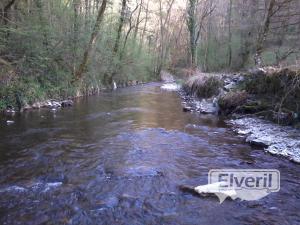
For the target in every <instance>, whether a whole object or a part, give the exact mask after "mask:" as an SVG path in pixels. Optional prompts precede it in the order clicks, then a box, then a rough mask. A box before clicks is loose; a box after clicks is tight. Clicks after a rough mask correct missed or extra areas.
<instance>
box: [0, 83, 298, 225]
mask: <svg viewBox="0 0 300 225" xmlns="http://www.w3.org/2000/svg"><path fill="white" fill-rule="evenodd" d="M6 119H7V118H6ZM13 119H14V121H15V123H14V124H12V125H10V126H7V125H6V124H5V121H4V118H2V120H1V127H0V138H1V139H0V151H1V155H0V223H1V224H128V225H134V224H228V225H234V224H251V225H252V224H280V225H284V224H300V214H299V212H300V192H299V191H300V186H299V185H300V166H299V165H297V164H293V163H291V162H289V161H288V160H286V159H283V158H280V157H274V156H271V155H269V154H267V153H265V152H263V150H261V149H256V148H251V147H250V146H249V145H247V144H245V143H244V141H243V139H242V138H241V137H237V136H236V135H235V134H234V133H233V132H232V131H231V130H230V128H229V127H227V126H226V125H225V123H224V121H222V119H220V118H218V117H214V116H204V115H200V114H193V113H184V112H183V111H182V107H181V100H180V98H179V97H178V96H177V94H176V93H174V92H165V91H162V90H161V89H160V84H149V85H145V86H138V87H132V88H128V89H122V90H117V91H115V92H112V93H104V94H102V95H101V96H94V97H89V98H86V99H81V100H79V101H78V102H77V103H76V104H75V106H74V107H73V108H68V109H61V110H58V111H56V112H55V111H49V110H40V111H32V112H27V113H23V114H21V115H16V116H15V117H14V118H13ZM218 168H233V169H241V168H248V169H252V168H255V169H279V170H280V171H281V190H280V192H279V193H272V194H270V195H269V196H267V197H265V198H263V199H262V200H260V201H254V202H245V201H239V200H236V201H231V200H226V201H225V202H224V203H223V204H221V205H220V204H219V202H218V199H217V198H215V197H209V198H203V197H197V196H194V195H191V194H189V193H183V192H182V191H181V190H180V189H179V188H178V186H179V185H182V184H185V185H204V184H207V173H208V171H209V169H218Z"/></svg>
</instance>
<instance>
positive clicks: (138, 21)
mask: <svg viewBox="0 0 300 225" xmlns="http://www.w3.org/2000/svg"><path fill="white" fill-rule="evenodd" d="M142 7H143V0H141V1H140V8H139V12H138V15H137V19H136V24H135V28H134V36H133V37H134V40H136V37H137V34H138V30H139V25H140V22H141V21H140V17H141V13H142Z"/></svg>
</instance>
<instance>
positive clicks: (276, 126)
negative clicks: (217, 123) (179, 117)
mask: <svg viewBox="0 0 300 225" xmlns="http://www.w3.org/2000/svg"><path fill="white" fill-rule="evenodd" d="M298 78H299V73H298V72H297V71H293V70H290V69H276V68H260V69H257V70H252V71H248V72H247V73H237V74H205V73H198V74H196V75H195V76H192V77H191V78H189V79H188V80H187V81H186V82H185V84H184V85H183V88H182V90H181V91H179V94H180V95H181V97H182V99H183V102H182V104H183V111H186V112H188V111H194V112H199V113H203V114H215V115H223V116H225V117H226V118H228V119H227V120H226V122H227V124H229V125H230V126H232V128H233V130H234V131H236V133H237V134H239V135H242V136H243V137H244V138H245V141H246V142H248V143H250V144H252V145H257V146H261V147H263V148H264V150H265V151H266V152H269V153H271V154H275V155H280V156H284V157H287V158H288V159H290V160H291V161H294V162H297V163H300V136H299V135H298V133H299V129H298V128H299V124H300V121H299V116H298V115H299V109H298V107H295V106H298V104H299V100H300V97H299V93H300V91H299V84H300V82H299V80H300V79H298Z"/></svg>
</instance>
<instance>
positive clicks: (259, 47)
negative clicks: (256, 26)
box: [254, 0, 275, 67]
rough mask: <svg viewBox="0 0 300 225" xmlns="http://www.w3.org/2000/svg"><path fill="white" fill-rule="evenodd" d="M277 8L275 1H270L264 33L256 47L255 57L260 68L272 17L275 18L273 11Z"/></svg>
mask: <svg viewBox="0 0 300 225" xmlns="http://www.w3.org/2000/svg"><path fill="white" fill-rule="evenodd" d="M274 6H275V0H270V3H269V5H268V8H267V15H266V17H265V20H264V24H263V27H262V31H261V32H260V33H259V36H258V40H257V45H256V53H255V56H254V62H255V65H256V66H258V67H260V66H262V64H263V62H262V57H261V54H262V52H263V48H264V44H265V41H266V39H267V36H268V32H269V30H270V23H271V17H272V16H273V14H274V13H273V9H274Z"/></svg>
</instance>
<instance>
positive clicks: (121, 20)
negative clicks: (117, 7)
mask: <svg viewBox="0 0 300 225" xmlns="http://www.w3.org/2000/svg"><path fill="white" fill-rule="evenodd" d="M126 3H127V0H122V8H121V16H120V20H119V26H118V31H117V38H116V42H115V46H114V53H115V54H117V53H118V51H119V46H120V39H121V35H122V29H123V25H124V21H125V10H126Z"/></svg>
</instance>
